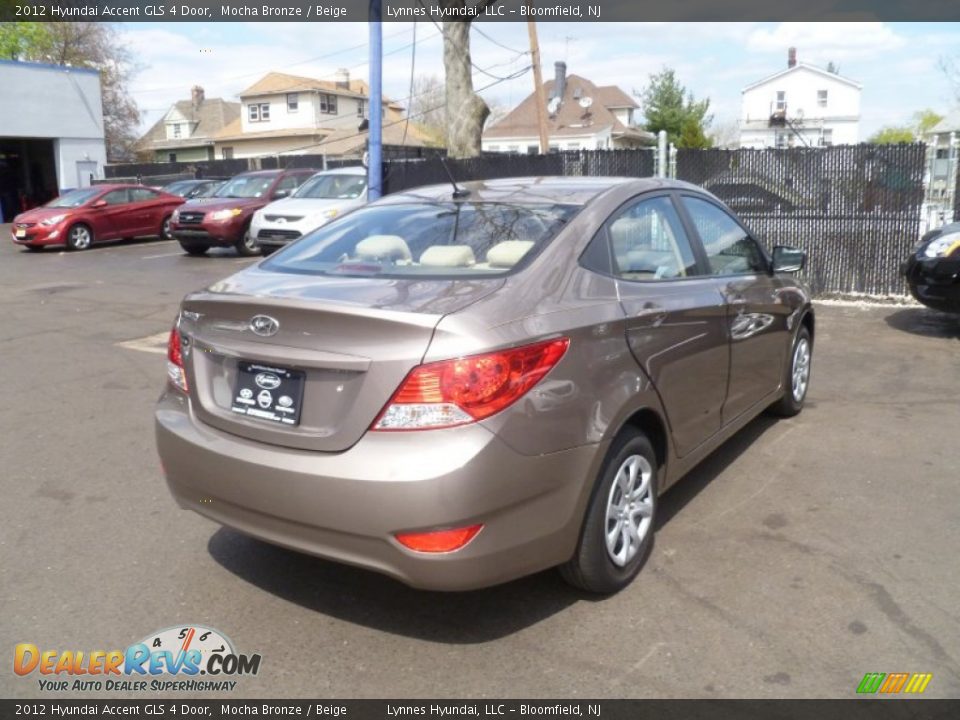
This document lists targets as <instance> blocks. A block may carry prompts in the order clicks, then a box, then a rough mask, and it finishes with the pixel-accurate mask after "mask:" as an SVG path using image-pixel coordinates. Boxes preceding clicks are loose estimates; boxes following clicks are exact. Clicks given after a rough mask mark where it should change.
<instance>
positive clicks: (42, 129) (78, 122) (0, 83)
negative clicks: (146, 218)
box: [0, 60, 107, 222]
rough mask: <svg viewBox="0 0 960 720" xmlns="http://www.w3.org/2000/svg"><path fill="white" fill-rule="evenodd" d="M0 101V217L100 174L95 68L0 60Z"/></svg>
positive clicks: (101, 151) (99, 109)
mask: <svg viewBox="0 0 960 720" xmlns="http://www.w3.org/2000/svg"><path fill="white" fill-rule="evenodd" d="M0 107H3V109H4V110H5V112H4V113H3V117H2V118H0V218H10V217H13V215H15V214H16V213H18V212H20V211H21V210H23V209H24V208H25V207H32V206H34V205H36V204H39V203H44V202H46V201H47V200H50V199H51V198H53V197H55V196H56V195H57V194H59V193H60V192H62V191H64V190H68V189H71V188H77V187H86V186H88V185H89V184H90V181H91V179H97V178H102V177H103V166H104V164H105V163H106V161H107V153H106V148H105V142H104V125H103V106H102V103H101V98H100V73H99V72H98V71H96V70H87V69H83V68H74V67H61V66H58V65H43V64H39V63H29V62H15V61H7V60H0ZM0 222H3V220H2V219H0Z"/></svg>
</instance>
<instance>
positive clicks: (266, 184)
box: [216, 175, 277, 198]
mask: <svg viewBox="0 0 960 720" xmlns="http://www.w3.org/2000/svg"><path fill="white" fill-rule="evenodd" d="M276 179H277V178H276V176H275V175H237V177H235V178H234V179H233V180H231V181H229V182H228V183H226V184H225V185H224V186H223V187H222V188H220V189H219V190H218V191H217V194H216V197H222V198H258V197H263V196H264V194H265V193H266V192H267V190H269V189H270V186H271V185H273V181H274V180H276Z"/></svg>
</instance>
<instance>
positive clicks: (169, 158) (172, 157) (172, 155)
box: [167, 153, 177, 162]
mask: <svg viewBox="0 0 960 720" xmlns="http://www.w3.org/2000/svg"><path fill="white" fill-rule="evenodd" d="M176 161H177V154H176V153H167V162H176Z"/></svg>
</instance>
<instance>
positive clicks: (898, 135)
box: [867, 109, 943, 145]
mask: <svg viewBox="0 0 960 720" xmlns="http://www.w3.org/2000/svg"><path fill="white" fill-rule="evenodd" d="M941 120H943V116H942V115H938V114H937V113H935V112H934V111H933V110H930V109H926V110H918V111H917V112H915V113H914V114H913V123H912V124H911V125H888V126H886V127H882V128H880V129H879V130H877V132H875V133H874V134H873V135H871V136H870V139H869V140H867V142H870V143H873V144H874V145H896V144H897V143H912V142H919V141H921V140H923V136H924V135H926V134H927V133H928V132H930V130H932V129H933V128H934V126H936V124H937V123H938V122H940V121H941Z"/></svg>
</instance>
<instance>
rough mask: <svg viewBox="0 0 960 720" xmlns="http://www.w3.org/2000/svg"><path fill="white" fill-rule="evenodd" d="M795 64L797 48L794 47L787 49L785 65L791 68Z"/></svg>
mask: <svg viewBox="0 0 960 720" xmlns="http://www.w3.org/2000/svg"><path fill="white" fill-rule="evenodd" d="M796 65H797V49H796V48H795V47H792V48H789V49H788V50H787V67H788V68H792V67H796Z"/></svg>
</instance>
